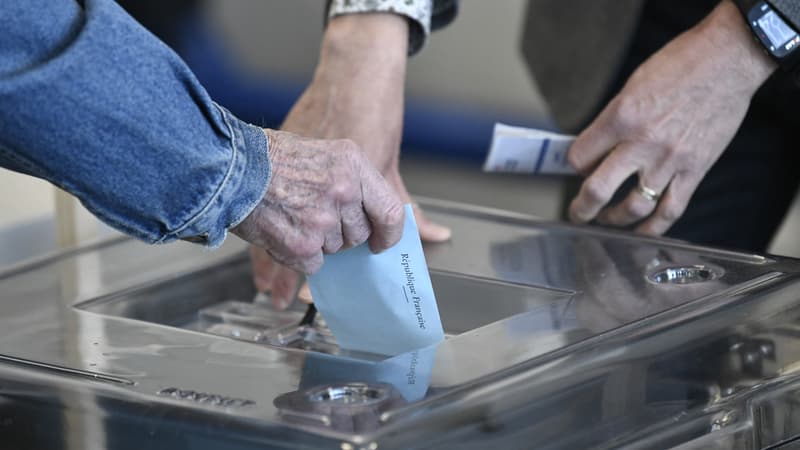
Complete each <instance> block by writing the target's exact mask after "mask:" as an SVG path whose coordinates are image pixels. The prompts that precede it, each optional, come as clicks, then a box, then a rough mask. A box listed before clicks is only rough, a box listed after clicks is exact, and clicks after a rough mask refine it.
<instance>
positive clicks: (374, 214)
mask: <svg viewBox="0 0 800 450" xmlns="http://www.w3.org/2000/svg"><path fill="white" fill-rule="evenodd" d="M361 198H362V202H363V205H364V211H365V212H366V213H367V218H368V219H369V222H370V224H371V225H372V234H371V235H370V237H369V241H368V242H369V248H370V250H372V251H373V252H374V253H378V252H381V251H383V250H386V249H387V248H389V247H391V246H393V245H394V244H396V243H397V241H399V240H400V237H402V235H403V219H404V218H405V211H404V209H403V203H402V202H401V201H400V198H399V197H398V196H397V194H395V193H394V191H393V190H392V188H391V186H389V183H387V182H386V180H385V179H384V178H383V177H382V176H381V174H380V173H378V171H377V170H376V169H375V168H373V167H372V166H370V165H369V163H367V162H366V161H364V162H363V163H362V169H361Z"/></svg>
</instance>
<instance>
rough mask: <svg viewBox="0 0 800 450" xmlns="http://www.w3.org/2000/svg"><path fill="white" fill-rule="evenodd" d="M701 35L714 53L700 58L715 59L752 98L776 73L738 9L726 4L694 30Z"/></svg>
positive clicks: (731, 3) (774, 65) (774, 64)
mask: <svg viewBox="0 0 800 450" xmlns="http://www.w3.org/2000/svg"><path fill="white" fill-rule="evenodd" d="M694 31H695V32H698V33H701V34H702V35H703V36H704V38H705V39H707V40H708V41H709V43H710V44H711V45H712V47H713V48H714V49H715V51H714V53H712V54H703V55H700V56H701V57H704V58H705V57H709V58H716V59H718V60H719V64H720V65H722V66H723V67H722V68H723V69H725V70H726V71H727V73H726V74H720V75H722V76H726V77H728V78H729V79H730V81H731V82H733V83H735V84H736V85H738V86H740V87H741V89H742V90H743V92H745V93H749V94H751V95H752V94H753V93H754V92H755V91H756V90H757V89H758V87H760V86H761V85H762V84H763V83H764V82H765V81H766V80H767V78H769V76H770V75H771V74H772V73H773V72H774V71H775V70H776V69H777V67H778V66H777V64H776V63H775V62H774V61H773V60H772V59H771V58H770V57H769V56H767V55H766V54H765V52H764V50H763V49H762V48H761V47H760V46H759V44H758V43H757V42H756V41H755V39H754V38H753V35H752V33H751V31H750V29H749V27H748V26H747V24H746V23H745V21H744V18H743V17H742V15H741V13H740V12H739V10H738V9H737V7H736V5H734V3H733V2H732V1H730V0H724V1H722V2H720V4H719V5H718V6H717V7H716V8H715V9H714V10H713V11H712V12H711V14H710V15H709V16H708V17H706V18H705V20H703V21H702V22H701V23H700V24H699V25H698V26H697V27H696V28H695V30H694Z"/></svg>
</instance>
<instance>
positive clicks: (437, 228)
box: [420, 223, 453, 242]
mask: <svg viewBox="0 0 800 450" xmlns="http://www.w3.org/2000/svg"><path fill="white" fill-rule="evenodd" d="M452 236H453V230H451V229H450V228H448V227H445V226H443V225H439V224H438V223H431V224H429V225H428V226H427V227H426V228H425V231H424V232H423V233H420V238H422V240H423V241H428V242H444V241H448V240H450V238H451V237H452Z"/></svg>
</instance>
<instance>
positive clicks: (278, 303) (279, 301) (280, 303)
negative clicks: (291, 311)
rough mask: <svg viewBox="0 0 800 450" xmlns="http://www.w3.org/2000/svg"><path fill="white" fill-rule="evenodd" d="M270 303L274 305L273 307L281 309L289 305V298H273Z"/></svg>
mask: <svg viewBox="0 0 800 450" xmlns="http://www.w3.org/2000/svg"><path fill="white" fill-rule="evenodd" d="M272 304H273V305H274V306H275V309H277V310H279V311H283V310H284V309H286V308H288V307H289V300H288V299H285V298H273V299H272Z"/></svg>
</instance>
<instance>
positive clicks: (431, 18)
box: [328, 0, 458, 55]
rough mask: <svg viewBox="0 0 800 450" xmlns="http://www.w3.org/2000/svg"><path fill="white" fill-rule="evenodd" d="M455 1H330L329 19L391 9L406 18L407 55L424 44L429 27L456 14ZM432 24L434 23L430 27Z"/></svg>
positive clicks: (446, 20) (449, 19) (436, 26)
mask: <svg viewBox="0 0 800 450" xmlns="http://www.w3.org/2000/svg"><path fill="white" fill-rule="evenodd" d="M457 5H458V1H457V0H331V1H330V3H329V8H328V19H332V18H334V17H336V16H339V15H342V14H358V13H370V12H390V13H394V14H400V15H402V16H406V17H407V18H408V21H409V35H408V39H409V42H408V54H409V55H413V54H414V53H416V52H418V51H419V50H420V49H422V47H423V46H424V45H425V42H426V41H427V38H428V35H429V34H430V32H431V29H432V28H433V29H436V28H439V27H442V26H444V25H446V24H448V23H450V21H451V20H453V18H454V17H455V15H456V10H457ZM432 25H433V26H432Z"/></svg>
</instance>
